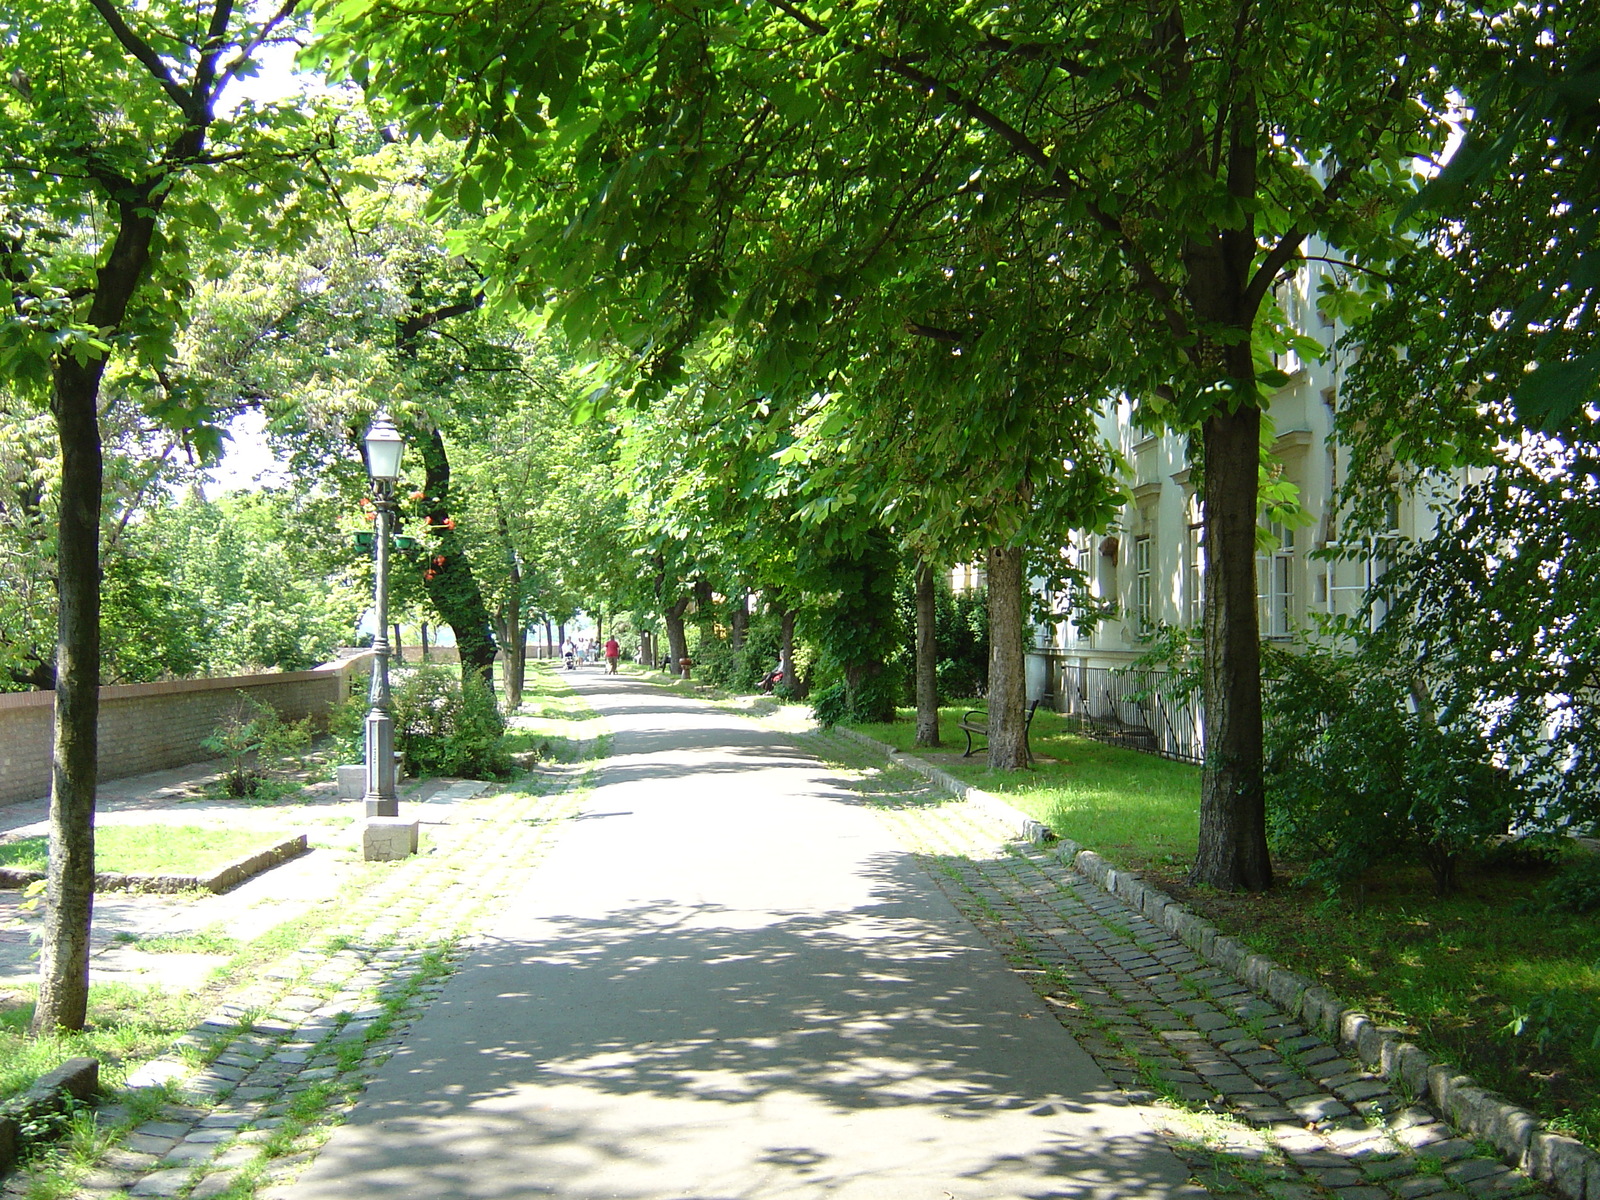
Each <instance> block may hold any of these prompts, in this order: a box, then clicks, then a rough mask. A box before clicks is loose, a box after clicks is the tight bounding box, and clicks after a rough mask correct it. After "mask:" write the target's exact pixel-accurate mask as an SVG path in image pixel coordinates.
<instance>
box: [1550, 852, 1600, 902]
mask: <svg viewBox="0 0 1600 1200" xmlns="http://www.w3.org/2000/svg"><path fill="white" fill-rule="evenodd" d="M1535 898H1536V900H1537V901H1538V903H1539V904H1540V906H1541V907H1543V908H1545V909H1547V910H1549V911H1551V912H1560V913H1576V914H1579V915H1581V914H1583V913H1592V912H1600V854H1581V855H1577V856H1575V857H1574V858H1573V859H1572V861H1570V862H1568V863H1567V865H1566V866H1564V867H1562V868H1561V873H1560V874H1558V875H1557V876H1556V877H1555V878H1554V879H1552V880H1551V881H1550V882H1549V883H1547V884H1545V885H1544V886H1543V887H1542V888H1540V889H1539V892H1538V895H1537V896H1536V897H1535Z"/></svg>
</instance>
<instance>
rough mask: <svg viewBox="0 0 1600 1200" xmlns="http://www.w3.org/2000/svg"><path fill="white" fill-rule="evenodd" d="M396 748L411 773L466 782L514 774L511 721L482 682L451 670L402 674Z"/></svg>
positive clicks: (398, 689)
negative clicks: (508, 744)
mask: <svg viewBox="0 0 1600 1200" xmlns="http://www.w3.org/2000/svg"><path fill="white" fill-rule="evenodd" d="M392 711H393V716H394V732H395V745H396V748H397V749H398V750H399V751H400V754H401V758H402V761H403V762H404V764H405V769H406V770H407V771H410V772H413V773H415V774H418V775H429V776H437V775H451V776H458V777H462V778H466V779H494V778H503V777H504V776H506V775H507V774H509V773H510V771H511V756H510V754H509V752H508V751H507V749H506V746H505V731H506V723H505V718H504V717H502V716H501V715H500V710H499V709H498V708H497V707H495V701H494V695H493V693H491V692H490V691H489V689H488V688H487V687H485V686H483V685H482V684H481V683H479V682H478V681H477V680H476V679H472V678H468V679H466V680H463V679H462V678H461V677H460V676H459V675H458V674H457V672H455V671H452V670H449V669H448V668H445V667H418V668H414V669H409V670H406V671H405V672H403V673H399V683H398V685H397V686H396V687H395V689H394V698H393V706H392Z"/></svg>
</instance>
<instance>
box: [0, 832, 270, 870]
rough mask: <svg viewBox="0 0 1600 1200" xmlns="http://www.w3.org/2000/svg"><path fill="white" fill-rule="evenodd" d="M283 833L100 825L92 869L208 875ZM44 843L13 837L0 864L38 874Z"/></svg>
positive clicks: (43, 863)
mask: <svg viewBox="0 0 1600 1200" xmlns="http://www.w3.org/2000/svg"><path fill="white" fill-rule="evenodd" d="M286 836H288V835H287V833H282V834H277V835H274V834H272V833H268V832H264V831H263V830H260V829H219V828H209V829H202V828H200V827H198V826H195V825H101V826H97V827H96V829H95V831H94V862H95V869H96V870H100V871H111V872H116V873H127V874H135V873H137V874H147V875H208V874H210V873H211V872H212V871H215V870H216V869H217V868H218V867H221V866H224V865H226V864H227V863H230V862H232V861H233V860H234V859H236V858H243V857H244V856H245V855H246V854H250V853H251V852H253V851H256V850H264V849H266V847H267V846H268V845H270V844H271V843H272V842H274V841H276V840H278V838H280V837H286ZM49 844H50V840H49V838H46V837H30V838H19V839H18V840H17V841H14V842H6V843H5V844H4V845H0V866H6V867H16V868H18V869H20V870H24V871H43V870H44V869H45V867H46V865H47V854H48V850H49Z"/></svg>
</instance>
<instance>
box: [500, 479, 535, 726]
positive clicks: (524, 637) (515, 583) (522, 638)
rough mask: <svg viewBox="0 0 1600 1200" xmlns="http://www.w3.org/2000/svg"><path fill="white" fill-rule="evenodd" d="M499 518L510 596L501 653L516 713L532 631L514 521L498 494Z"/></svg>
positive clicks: (508, 695) (503, 617)
mask: <svg viewBox="0 0 1600 1200" xmlns="http://www.w3.org/2000/svg"><path fill="white" fill-rule="evenodd" d="M495 519H496V523H497V525H498V526H499V530H500V543H501V545H502V546H504V547H505V551H506V599H505V603H504V605H502V606H501V607H502V615H501V620H500V625H501V630H502V632H501V637H500V652H501V654H500V656H501V661H502V662H503V663H504V664H505V665H504V668H503V670H504V676H503V678H504V682H505V689H506V711H507V712H516V711H517V709H519V708H521V707H522V686H523V684H524V683H525V682H526V680H527V677H528V644H527V643H528V631H527V627H526V626H525V625H524V624H523V622H522V603H523V596H522V563H521V562H520V561H519V560H518V558H517V552H516V549H515V548H514V547H513V546H512V544H511V523H510V522H509V521H508V520H507V519H506V510H505V506H504V505H503V504H501V502H500V497H499V495H498V494H497V495H496V496H495Z"/></svg>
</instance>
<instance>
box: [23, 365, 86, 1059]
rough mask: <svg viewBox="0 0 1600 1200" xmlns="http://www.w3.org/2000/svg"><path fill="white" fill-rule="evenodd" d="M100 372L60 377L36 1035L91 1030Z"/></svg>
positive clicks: (72, 369)
mask: <svg viewBox="0 0 1600 1200" xmlns="http://www.w3.org/2000/svg"><path fill="white" fill-rule="evenodd" d="M100 374H101V371H100V369H99V364H96V366H95V367H94V368H84V367H81V366H79V365H78V364H77V363H74V362H62V363H61V364H59V365H58V367H57V369H56V380H55V396H54V399H55V404H54V409H55V420H56V432H57V435H58V437H59V439H60V442H61V499H60V514H59V517H58V525H57V529H58V534H59V542H58V549H57V554H56V564H57V578H58V581H59V583H58V587H59V598H60V599H59V605H60V607H59V609H58V613H57V645H56V692H55V754H54V765H53V769H52V773H51V788H50V856H49V881H48V884H47V886H46V891H45V912H44V936H43V941H42V944H41V947H40V954H39V1000H38V1004H37V1005H36V1007H35V1009H34V1018H33V1031H34V1033H35V1034H36V1035H42V1034H48V1033H54V1032H55V1031H56V1030H58V1029H82V1028H83V1023H84V1020H85V1019H86V1018H87V1016H88V1006H89V929H90V923H91V921H92V920H93V913H94V791H95V784H96V782H97V776H96V757H97V751H98V730H97V725H98V722H99V714H100V505H101V494H102V483H103V462H102V457H101V444H100V426H99V420H98V417H97V412H96V410H97V397H98V395H99V382H100Z"/></svg>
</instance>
